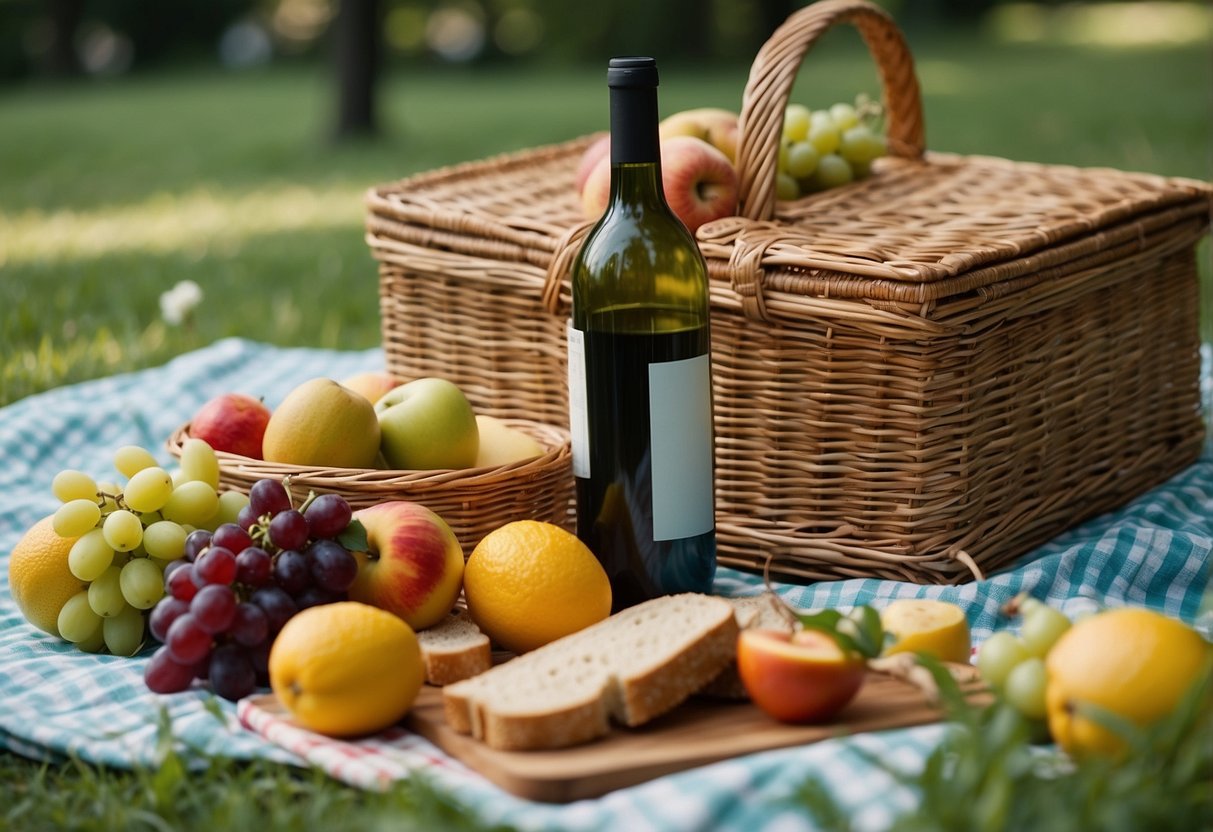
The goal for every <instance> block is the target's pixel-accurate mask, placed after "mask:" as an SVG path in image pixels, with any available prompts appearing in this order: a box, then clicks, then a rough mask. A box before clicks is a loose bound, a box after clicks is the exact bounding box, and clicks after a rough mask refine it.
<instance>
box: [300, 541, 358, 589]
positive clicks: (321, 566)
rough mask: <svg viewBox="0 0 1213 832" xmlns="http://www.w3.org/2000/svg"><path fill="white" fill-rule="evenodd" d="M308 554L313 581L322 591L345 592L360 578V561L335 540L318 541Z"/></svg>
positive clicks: (309, 549) (310, 547) (309, 548)
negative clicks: (355, 579)
mask: <svg viewBox="0 0 1213 832" xmlns="http://www.w3.org/2000/svg"><path fill="white" fill-rule="evenodd" d="M307 553H308V562H309V566H310V567H311V573H312V580H313V581H314V582H315V583H316V586H318V587H320V588H321V589H326V590H328V591H329V592H345V591H346V590H347V589H349V588H350V586H351V585H352V584H353V583H354V578H356V577H358V561H357V560H355V559H354V556H353V555H351V554H350V553H349V552H348V551H347V550H346V548H345V547H344V546H342V545H341V544H340V543H338V542H336V541H335V540H317V541H316V542H315V543H313V544H312V545H311V546H309V547H308V551H307Z"/></svg>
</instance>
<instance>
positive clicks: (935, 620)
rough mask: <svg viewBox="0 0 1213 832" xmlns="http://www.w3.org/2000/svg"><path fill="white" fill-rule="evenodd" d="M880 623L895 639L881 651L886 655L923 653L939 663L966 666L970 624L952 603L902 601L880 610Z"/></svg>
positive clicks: (906, 599) (969, 650)
mask: <svg viewBox="0 0 1213 832" xmlns="http://www.w3.org/2000/svg"><path fill="white" fill-rule="evenodd" d="M880 623H881V625H882V626H883V627H884V629H885V632H887V633H891V634H892V635H893V638H894V641H893V643H892V644H890V645H889V646H888V647H886V648H885V650H884V653H885V655H886V656H891V655H893V654H894V653H926V654H927V655H930V656H934V657H935V658H937V659H939V660H940V661H945V662H958V663H960V664H968V663H969V654H970V652H971V644H970V640H969V622H968V619H966V618H965V614H964V610H962V609H961V608H960V607H958V606H956V605H955V604H950V603H948V602H947V601H934V600H931V599H929V598H902V599H900V600H897V601H894V602H893V603H891V604H889V605H888V606H887V607H885V608H884V609H883V610H881V612H880Z"/></svg>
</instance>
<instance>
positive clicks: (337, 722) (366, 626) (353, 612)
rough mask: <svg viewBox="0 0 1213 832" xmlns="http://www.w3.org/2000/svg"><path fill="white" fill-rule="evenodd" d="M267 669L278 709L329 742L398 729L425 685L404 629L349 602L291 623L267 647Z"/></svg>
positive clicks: (413, 641)
mask: <svg viewBox="0 0 1213 832" xmlns="http://www.w3.org/2000/svg"><path fill="white" fill-rule="evenodd" d="M269 664H270V687H272V688H273V689H274V694H275V695H276V696H277V697H278V701H280V702H281V703H282V704H283V705H285V706H286V708H287V709H288V710H289V711H290V712H291V714H292V715H293V716H294V717H295V720H296V721H297V722H298V723H299V724H300V725H302V726H303V727H304V728H307V729H308V730H310V731H315V732H317V733H320V734H328V735H329V736H334V737H348V736H356V735H359V734H369V733H372V732H374V731H378V730H381V729H383V728H387V727H388V726H390V725H393V724H394V723H396V722H398V721H399V720H400V718H401V717H403V716H404V715H405V714H406V713H408V710H409V708H411V707H412V706H413V701H414V700H415V699H416V698H417V692H418V691H420V690H421V683H422V681H423V680H424V679H425V670H424V667H423V665H422V663H421V648H420V647H419V646H418V644H417V636H416V634H415V633H414V632H413V630H412V628H411V627H409V625H408V624H405V623H404V621H402V620H401V619H400V618H398V617H396V616H395V615H392V614H391V613H390V612H386V611H384V610H381V609H379V608H378V607H372V606H369V605H367V604H359V603H357V602H354V601H344V602H341V603H336V604H322V605H320V606H318V607H310V608H308V609H306V610H304V611H303V612H301V613H299V614H298V615H296V616H295V617H294V618H292V619H291V620H290V621H288V622H287V623H286V626H284V627H283V628H282V632H280V633H279V634H278V637H277V638H276V639H274V646H273V648H271V650H270V663H269Z"/></svg>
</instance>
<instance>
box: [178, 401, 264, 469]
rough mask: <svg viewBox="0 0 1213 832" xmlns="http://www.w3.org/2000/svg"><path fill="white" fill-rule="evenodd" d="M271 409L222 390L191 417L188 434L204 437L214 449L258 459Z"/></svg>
mask: <svg viewBox="0 0 1213 832" xmlns="http://www.w3.org/2000/svg"><path fill="white" fill-rule="evenodd" d="M269 421H270V409H269V408H268V407H266V406H265V404H263V403H262V402H261V401H260V400H259V399H254V398H253V397H252V396H248V395H245V394H244V393H224V394H223V395H222V396H216V397H215V398H213V399H211V400H210V401H209V402H207V403H206V404H204V405H202V407H200V408H199V409H198V412H197V413H195V414H194V418H193V419H191V420H190V436H192V437H194V438H195V439H202V440H205V441H206V443H207V444H208V445H210V446H211V447H212V448H214V449H215V450H216V451H226V452H227V453H230V454H240V455H241V456H247V457H252V458H253V459H261V439H262V437H263V436H265V426H266V425H268V424H269Z"/></svg>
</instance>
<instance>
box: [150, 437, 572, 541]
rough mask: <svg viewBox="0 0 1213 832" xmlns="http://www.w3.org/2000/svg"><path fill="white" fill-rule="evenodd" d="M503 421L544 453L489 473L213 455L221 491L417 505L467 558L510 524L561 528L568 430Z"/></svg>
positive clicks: (176, 449) (171, 445)
mask: <svg viewBox="0 0 1213 832" xmlns="http://www.w3.org/2000/svg"><path fill="white" fill-rule="evenodd" d="M504 421H505V423H506V425H508V426H509V427H512V428H514V429H515V430H519V431H522V432H523V433H526V434H527V435H528V436H530V437H532V438H533V439H535V440H536V441H537V442H538V443H539V444H540V446H541V447H542V448H543V449H544V453H543V454H542V455H541V456H538V457H536V458H534V459H530V460H526V461H524V462H517V463H513V464H511V465H502V466H499V467H496V468H469V469H463V470H450V471H394V470H379V469H373V468H368V469H360V468H317V467H309V466H304V465H287V464H284V463H281V462H266V461H265V460H262V459H252V458H251V457H247V456H241V455H240V454H232V453H226V452H223V451H217V452H216V453H215V456H216V457H218V459H219V482H220V485H221V487H225V488H229V489H234V490H236V491H241V492H243V493H245V494H247V493H248V492H249V489H250V488H252V487H253V483H255V482H257V480H259V479H263V478H267V477H268V478H270V479H276V480H281V479H283V478H284V477H287V476H289V477H290V486H291V490H292V492H293V494H294V496H295V498H296V499H302V498H304V497H306V496H307V493H308V491H313V490H314V491H315V492H316V493H317V494H340V495H341V496H342V497H344V498H345V499H346V501H347V502H349V504H350V506H351V507H352V508H354V509H355V510H357V509H360V508H366V507H367V506H373V505H375V504H377V503H381V502H385V501H388V500H410V501H412V502H416V503H421V504H422V505H424V506H426V507H427V508H429V509H430V510H431V511H433V512H435V513H436V514H438V516H440V517H441V518H442V519H443V520H445V521H446V523H447V525H448V526H450V527H451V531H453V532H454V533H455V537H457V538H459V545H460V546H462V547H463V554H464V557H467V556H468V555H470V554H471V552H472V549H474V548H475V547H476V544H477V543H479V542H480V540H481V539H482V538H483V537H484V536H485V535H487V534H488V533H489V532H491V531H493V530H494V529H496V528H497V527H499V526H501V525H503V524H505V523H507V522H509V521H511V520H521V519H529V520H544V521H547V522H550V523H558V524H561V525H565V526H567V525H569V506H570V503H571V500H572V496H573V482H572V479H571V476H572V475H571V473H570V472H571V471H572V452H571V450H570V441H569V433H568V431H567V430H566V429H564V428H562V427H556V426H552V425H545V424H540V423H536V422H533V421H528V420H524V419H507V420H504ZM188 438H189V423H188V422H187V423H186V424H184V425H182V426H181V427H179V428H177V430H175V431H173V434H172V435H171V436H170V437H169V438H168V440H167V442H166V443H165V444H166V447H167V448H168V451H169V453H171V454H172V455H173V456H176V457H180V456H181V448H182V445H183V444H184V442H185V440H186V439H188Z"/></svg>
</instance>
